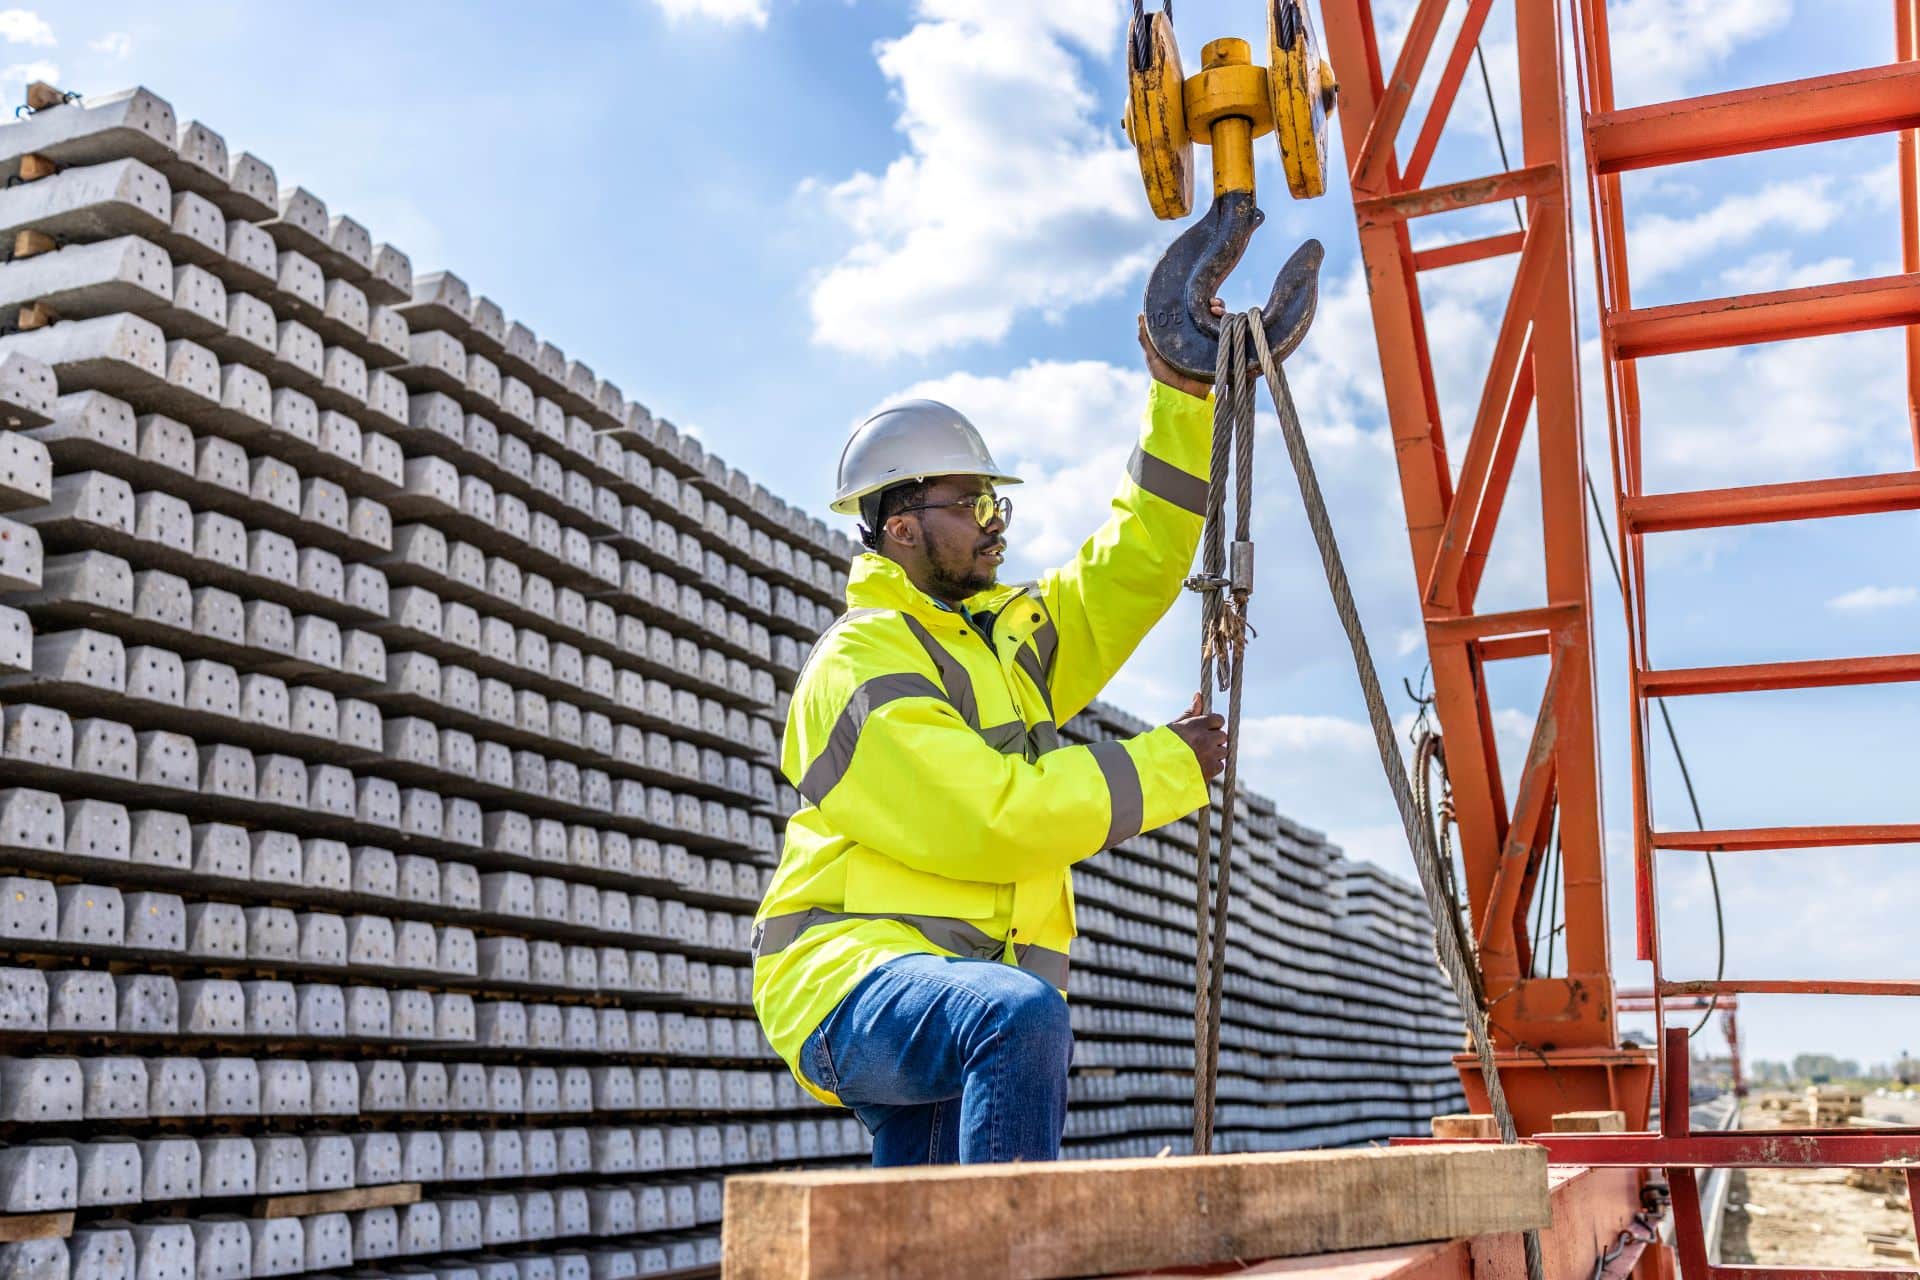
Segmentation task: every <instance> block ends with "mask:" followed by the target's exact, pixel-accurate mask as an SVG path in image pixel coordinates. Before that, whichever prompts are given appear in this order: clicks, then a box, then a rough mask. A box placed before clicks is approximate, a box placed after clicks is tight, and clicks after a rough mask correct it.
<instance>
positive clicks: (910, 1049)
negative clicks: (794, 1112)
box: [800, 955, 1073, 1166]
mask: <svg viewBox="0 0 1920 1280" xmlns="http://www.w3.org/2000/svg"><path fill="white" fill-rule="evenodd" d="M1072 1057H1073V1028H1072V1025H1071V1023H1070V1022H1069V1021H1068V1018H1067V1002H1066V1001H1065V1000H1064V999H1062V998H1061V995H1060V993H1059V992H1058V991H1056V990H1054V989H1053V987H1052V986H1051V985H1050V984H1049V983H1048V982H1047V980H1046V979H1044V978H1038V977H1035V976H1034V975H1033V974H1031V973H1028V972H1027V971H1026V970H1024V969H1017V968H1015V967H1014V966H1012V965H1009V964H1000V963H998V962H996V961H991V960H958V959H951V958H948V957H946V956H933V955H917V956H901V957H900V958H898V959H895V960H889V961H888V962H887V963H885V964H883V965H881V966H880V967H879V968H878V969H875V970H874V971H873V972H872V973H870V974H868V975H867V976H866V977H865V978H862V979H861V980H860V985H859V986H857V987H855V988H854V989H853V990H852V991H851V992H849V993H848V994H847V997H846V999H844V1000H842V1001H841V1002H840V1003H839V1004H838V1005H836V1006H834V1010H833V1012H832V1013H830V1014H828V1015H827V1018H826V1021H824V1022H822V1023H821V1024H820V1026H819V1027H818V1028H817V1029H816V1030H815V1031H814V1033H813V1034H812V1035H811V1036H809V1037H808V1038H807V1040H806V1043H805V1044H803V1045H802V1046H801V1048H800V1069H801V1070H802V1071H803V1072H804V1073H805V1074H806V1076H807V1078H808V1079H809V1080H811V1081H813V1083H814V1084H816V1085H818V1086H819V1087H820V1088H822V1089H825V1090H826V1091H827V1092H829V1093H833V1094H837V1095H838V1096H839V1098H840V1100H841V1101H842V1102H844V1103H846V1104H847V1106H849V1107H851V1108H852V1109H853V1112H854V1114H855V1115H857V1116H859V1117H860V1122H861V1123H862V1124H864V1125H866V1127H867V1131H868V1132H869V1133H871V1134H872V1135H873V1163H874V1164H875V1165H876V1166H882V1165H906V1164H989V1163H1002V1162H1005V1161H1008V1160H1057V1159H1059V1158H1060V1134H1061V1131H1062V1130H1063V1129H1064V1128H1065V1127H1066V1122H1067V1066H1068V1063H1069V1061H1070V1060H1071V1059H1072Z"/></svg>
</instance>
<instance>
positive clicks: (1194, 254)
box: [1145, 191, 1326, 381]
mask: <svg viewBox="0 0 1920 1280" xmlns="http://www.w3.org/2000/svg"><path fill="white" fill-rule="evenodd" d="M1266 216H1267V215H1266V214H1264V213H1262V212H1261V211H1260V207H1259V206H1258V205H1256V204H1255V203H1254V197H1253V193H1252V192H1251V191H1227V192H1223V193H1222V194H1220V195H1218V196H1216V197H1214V201H1213V205H1212V207H1211V208H1209V209H1208V210H1207V212H1206V215H1205V216H1204V217H1202V218H1201V219H1200V220H1199V221H1198V222H1196V223H1194V224H1193V225H1192V226H1191V227H1188V228H1187V229H1186V230H1185V231H1183V232H1181V233H1180V236H1179V238H1178V239H1176V240H1175V241H1174V242H1173V243H1172V244H1171V245H1168V246H1167V251H1166V253H1164V254H1162V255H1161V257H1160V261H1159V262H1158V263H1157V264H1156V265H1155V266H1154V268H1153V274H1152V275H1151V276H1149V277H1148V278H1147V297H1146V306H1145V311H1146V317H1147V336H1148V337H1149V338H1150V339H1152V341H1153V348H1154V350H1156V351H1158V352H1159V353H1160V356H1161V358H1162V359H1164V360H1165V361H1166V362H1167V363H1168V364H1170V365H1172V366H1173V367H1174V368H1175V369H1177V370H1179V371H1180V372H1181V373H1183V374H1185V375H1186V376H1187V377H1189V378H1200V379H1203V380H1206V381H1212V379H1213V376H1214V373H1215V365H1216V363H1217V360H1218V355H1219V349H1220V319H1219V317H1218V316H1215V315H1214V314H1213V311H1212V303H1213V299H1214V298H1215V297H1216V296H1217V295H1218V294H1219V291H1220V283H1221V281H1223V280H1225V279H1226V278H1227V276H1228V275H1229V274H1230V273H1231V272H1232V271H1233V269H1234V267H1236V266H1238V265H1239V262H1240V258H1241V255H1243V254H1244V253H1246V251H1247V242H1248V241H1249V240H1251V239H1252V238H1253V233H1254V230H1255V229H1256V228H1258V227H1259V225H1260V224H1261V223H1262V222H1264V221H1266ZM1325 257H1326V250H1325V249H1324V248H1323V247H1322V246H1321V244H1320V242H1319V241H1318V240H1312V239H1309V240H1307V241H1306V242H1304V243H1303V244H1302V245H1301V246H1300V247H1299V248H1298V249H1295V250H1294V251H1293V256H1292V257H1291V258H1288V259H1287V263H1286V265H1285V266H1284V267H1282V268H1280V274H1279V275H1277V276H1275V277H1274V281H1273V292H1272V293H1271V294H1269V295H1268V296H1267V303H1266V306H1264V307H1262V308H1261V309H1260V314H1261V317H1262V324H1263V326H1264V327H1265V329H1266V331H1267V346H1268V348H1269V349H1271V350H1272V352H1273V356H1274V359H1275V360H1276V361H1279V360H1285V359H1286V358H1287V357H1288V356H1289V355H1291V354H1293V351H1294V348H1296V347H1298V346H1299V345H1300V343H1301V340H1302V339H1304V338H1305V337H1306V336H1307V328H1308V326H1310V325H1311V324H1312V323H1313V313H1314V308H1315V307H1316V306H1317V305H1318V303H1319V297H1320V263H1321V261H1322V260H1323V259H1324V258H1325Z"/></svg>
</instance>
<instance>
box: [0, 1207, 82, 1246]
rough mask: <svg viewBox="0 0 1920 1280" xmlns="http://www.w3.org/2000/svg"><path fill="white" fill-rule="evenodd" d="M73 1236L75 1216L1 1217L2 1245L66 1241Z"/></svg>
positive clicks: (0, 1238) (13, 1215) (32, 1214)
mask: <svg viewBox="0 0 1920 1280" xmlns="http://www.w3.org/2000/svg"><path fill="white" fill-rule="evenodd" d="M72 1234H73V1214H72V1213H71V1212H67V1213H10V1214H6V1215H4V1216H0V1244H13V1243H14V1242H16V1241H19V1240H47V1239H52V1238H55V1237H58V1238H60V1239H65V1238H66V1237H68V1236H70V1235H72Z"/></svg>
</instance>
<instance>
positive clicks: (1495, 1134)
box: [1427, 1111, 1500, 1140]
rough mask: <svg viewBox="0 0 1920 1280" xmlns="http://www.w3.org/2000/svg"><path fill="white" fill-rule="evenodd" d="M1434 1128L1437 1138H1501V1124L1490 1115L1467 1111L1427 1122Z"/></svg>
mask: <svg viewBox="0 0 1920 1280" xmlns="http://www.w3.org/2000/svg"><path fill="white" fill-rule="evenodd" d="M1427 1123H1428V1124H1429V1125H1431V1126H1432V1128H1433V1136H1434V1137H1436V1138H1456V1139H1458V1138H1490V1139H1495V1140H1497V1139H1498V1138H1499V1137H1500V1122H1499V1121H1498V1120H1496V1119H1494V1118H1493V1117H1492V1116H1490V1115H1486V1114H1483V1113H1480V1112H1473V1111H1466V1112H1461V1113H1459V1114H1457V1115H1451V1116H1435V1117H1434V1118H1433V1119H1432V1120H1429V1121H1428V1122H1427Z"/></svg>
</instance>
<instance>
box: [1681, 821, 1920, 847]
mask: <svg viewBox="0 0 1920 1280" xmlns="http://www.w3.org/2000/svg"><path fill="white" fill-rule="evenodd" d="M1869 844H1920V822H1881V823H1861V824H1857V825H1853V826H1827V827H1730V828H1725V829H1722V830H1718V831H1656V832H1654V833H1653V847H1654V848H1656V849H1692V850H1696V851H1703V852H1706V853H1751V852H1756V851H1759V850H1765V849H1828V848H1837V847H1846V846H1854V845H1869Z"/></svg>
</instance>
